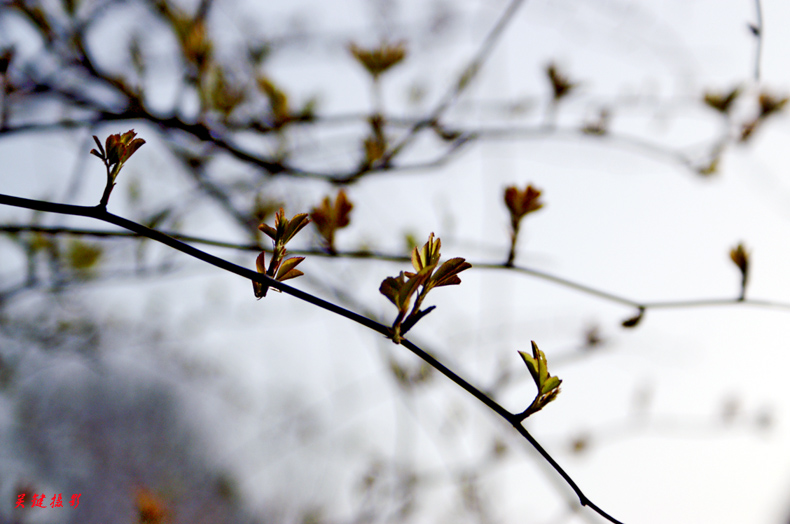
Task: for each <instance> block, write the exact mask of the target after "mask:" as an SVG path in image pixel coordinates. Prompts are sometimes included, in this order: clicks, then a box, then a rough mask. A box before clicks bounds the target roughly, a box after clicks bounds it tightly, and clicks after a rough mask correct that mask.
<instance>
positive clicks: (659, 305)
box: [0, 225, 790, 311]
mask: <svg viewBox="0 0 790 524" xmlns="http://www.w3.org/2000/svg"><path fill="white" fill-rule="evenodd" d="M0 232H3V233H8V234H18V233H40V234H46V235H75V236H88V237H97V238H137V239H144V238H148V237H147V235H140V234H138V233H130V232H125V231H104V230H96V229H84V228H69V227H49V226H36V225H0ZM162 233H163V234H165V235H167V236H168V237H171V238H174V239H177V240H179V241H181V242H187V243H190V244H202V245H206V246H213V247H219V248H224V249H232V250H236V251H250V252H256V253H258V252H260V251H268V252H271V249H270V248H267V247H265V246H262V245H261V244H258V243H238V242H226V241H222V240H214V239H208V238H203V237H196V236H191V235H183V234H181V233H177V232H169V231H163V232H162ZM289 253H292V254H294V255H301V256H312V257H325V258H337V259H340V258H343V259H356V260H378V261H386V262H410V261H411V257H410V256H409V255H400V254H394V253H381V252H376V251H370V250H360V251H336V252H335V253H329V252H327V251H325V250H323V249H289ZM470 263H471V264H472V269H473V270H474V269H478V270H483V269H484V270H495V271H496V270H499V271H510V272H513V273H516V274H520V275H528V276H531V277H534V278H537V279H540V280H545V281H547V282H552V283H554V284H557V285H559V286H562V287H565V288H568V289H573V290H575V291H578V292H580V293H583V294H586V295H590V296H594V297H597V298H600V299H602V300H605V301H607V302H613V303H616V304H621V305H624V306H629V307H633V308H635V309H637V310H641V311H646V310H648V309H688V308H701V307H722V306H738V305H743V306H753V307H765V308H773V309H787V310H790V303H787V302H777V301H773V300H763V299H754V298H743V299H742V298H741V297H740V296H738V297H733V298H701V299H691V300H666V301H643V300H637V299H633V298H629V297H626V296H623V295H617V294H614V293H610V292H608V291H605V290H603V289H600V288H596V287H593V286H588V285H586V284H582V283H580V282H576V281H574V280H571V279H567V278H564V277H560V276H557V275H554V274H552V273H549V272H546V271H542V270H539V269H534V268H530V267H526V266H520V265H517V264H514V265H507V264H506V263H501V262H482V261H481V262H475V261H470Z"/></svg>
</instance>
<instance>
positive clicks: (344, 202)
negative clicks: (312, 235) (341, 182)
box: [310, 189, 354, 254]
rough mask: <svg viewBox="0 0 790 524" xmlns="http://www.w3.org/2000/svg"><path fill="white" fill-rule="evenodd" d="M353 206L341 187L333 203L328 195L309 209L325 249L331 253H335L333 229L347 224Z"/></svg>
mask: <svg viewBox="0 0 790 524" xmlns="http://www.w3.org/2000/svg"><path fill="white" fill-rule="evenodd" d="M353 208H354V204H352V203H351V202H349V200H348V197H347V196H346V192H345V191H344V190H342V189H341V190H340V191H338V192H337V196H336V197H335V201H334V204H333V203H332V201H331V200H330V199H329V197H324V200H323V201H322V202H321V205H320V206H318V207H314V208H313V209H312V211H310V218H311V219H312V221H313V224H315V227H316V228H317V229H318V233H319V234H320V235H321V237H322V238H323V240H324V245H325V246H326V248H327V250H328V251H329V252H330V253H332V254H334V253H335V231H337V230H338V229H341V228H344V227H346V226H348V224H349V223H350V218H349V215H350V213H351V210H352V209H353Z"/></svg>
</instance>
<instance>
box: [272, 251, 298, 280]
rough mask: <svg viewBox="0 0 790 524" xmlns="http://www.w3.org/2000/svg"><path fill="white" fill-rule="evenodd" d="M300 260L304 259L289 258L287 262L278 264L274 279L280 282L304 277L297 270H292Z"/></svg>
mask: <svg viewBox="0 0 790 524" xmlns="http://www.w3.org/2000/svg"><path fill="white" fill-rule="evenodd" d="M302 260H304V257H291V258H289V259H288V260H285V261H284V262H283V263H282V264H280V269H279V270H277V276H276V277H275V278H276V279H277V280H279V281H280V282H282V281H284V280H288V279H290V278H296V277H300V276H302V275H304V273H302V272H301V271H299V270H298V269H294V268H295V267H296V266H298V265H299V263H300V262H301V261H302Z"/></svg>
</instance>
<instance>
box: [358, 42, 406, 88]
mask: <svg viewBox="0 0 790 524" xmlns="http://www.w3.org/2000/svg"><path fill="white" fill-rule="evenodd" d="M348 50H349V51H350V52H351V54H352V55H353V56H354V58H356V59H357V61H358V62H359V63H360V64H362V66H363V67H364V68H365V69H366V70H367V71H368V73H370V75H371V76H372V77H373V78H374V79H378V77H379V76H380V75H381V74H382V73H384V72H386V71H388V70H389V69H390V68H392V67H393V66H395V65H396V64H398V63H399V62H401V61H402V60H403V59H404V58H406V45H405V44H404V43H403V42H398V43H396V44H388V43H386V42H382V43H381V45H380V46H379V47H377V48H372V49H363V48H361V47H359V46H357V45H356V44H354V43H351V44H349V46H348Z"/></svg>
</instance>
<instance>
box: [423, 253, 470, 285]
mask: <svg viewBox="0 0 790 524" xmlns="http://www.w3.org/2000/svg"><path fill="white" fill-rule="evenodd" d="M470 267H472V264H470V263H469V262H467V261H466V260H465V259H463V258H461V257H456V258H451V259H450V260H448V261H446V262H444V263H443V264H442V265H441V266H439V269H437V270H436V273H434V275H433V277H432V278H431V283H432V286H433V287H441V286H454V285H456V284H460V283H461V279H460V278H459V277H458V273H460V272H461V271H466V270H467V269H469V268H470Z"/></svg>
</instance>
